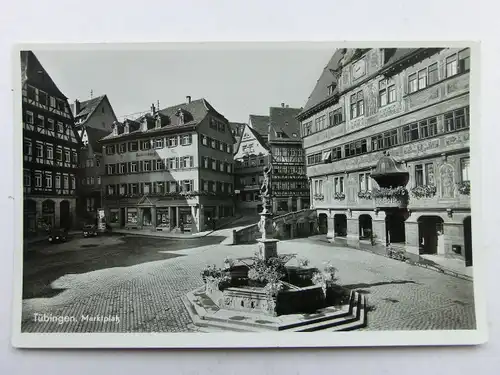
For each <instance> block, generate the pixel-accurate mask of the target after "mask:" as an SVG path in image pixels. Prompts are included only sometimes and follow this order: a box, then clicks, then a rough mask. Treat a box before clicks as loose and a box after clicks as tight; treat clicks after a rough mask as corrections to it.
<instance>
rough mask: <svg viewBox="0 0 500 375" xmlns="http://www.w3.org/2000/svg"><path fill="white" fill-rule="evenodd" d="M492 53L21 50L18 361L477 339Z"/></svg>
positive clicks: (218, 46) (409, 46)
mask: <svg viewBox="0 0 500 375" xmlns="http://www.w3.org/2000/svg"><path fill="white" fill-rule="evenodd" d="M475 47H476V45H475V44H474V43H459V42H454V43H442V45H429V44H427V45H426V44H422V43H420V44H419V43H406V44H404V43H398V44H397V43H393V44H383V43H371V44H370V43H312V42H311V43H297V44H294V43H291V44H289V43H239V44H235V43H228V44H227V45H226V44H224V43H213V44H211V43H203V44H200V43H191V44H144V45H141V44H130V45H127V44H109V45H99V44H95V45H92V44H82V45H57V44H38V45H36V44H34V45H30V46H29V47H26V48H25V47H24V46H21V47H20V48H18V49H17V50H16V52H15V53H14V59H13V60H14V65H15V68H14V72H15V75H16V76H15V77H14V78H13V80H14V81H16V82H17V83H16V86H15V87H16V90H14V100H15V110H16V114H15V117H14V118H15V119H16V120H17V122H16V124H18V126H17V127H18V128H19V132H18V133H19V134H17V136H16V139H15V142H16V147H17V150H18V151H17V158H18V160H17V161H16V163H17V164H16V173H17V174H18V177H19V178H18V179H17V180H18V181H19V184H20V185H22V193H20V194H21V195H20V197H21V200H20V201H19V202H18V203H19V205H18V206H16V207H17V209H18V210H19V214H18V218H19V220H17V221H16V225H18V226H19V228H18V229H19V230H18V233H17V232H16V235H17V236H18V237H19V239H18V243H19V244H20V247H19V254H18V256H19V257H20V262H19V267H18V268H16V271H15V272H16V273H19V275H20V277H19V281H20V282H19V283H17V284H16V285H17V287H16V290H15V300H14V306H13V309H14V314H15V319H14V327H13V335H14V336H15V337H17V338H18V339H17V342H18V343H19V344H18V345H19V346H21V347H46V346H49V347H50V346H54V347H61V346H63V347H73V346H75V347H76V346H81V345H85V346H90V347H92V346H94V347H99V346H102V345H105V346H116V347H121V346H127V347H128V346H141V344H138V343H135V344H134V343H133V337H135V336H133V335H130V334H151V333H155V334H162V335H160V336H156V335H155V337H156V338H151V335H150V336H144V338H143V339H142V340H143V341H144V340H146V341H147V340H149V338H151V340H156V341H154V343H155V344H154V345H156V346H165V347H176V346H179V347H211V346H214V347H220V346H226V347H231V346H239V345H240V344H241V345H242V346H245V345H246V346H277V345H279V346H322V345H323V346H325V345H326V346H342V345H344V344H345V345H349V346H364V345H377V343H378V342H379V343H380V345H382V344H384V343H385V344H391V345H398V344H401V345H405V344H409V343H416V342H418V343H420V344H429V345H431V344H436V343H437V344H445V343H447V344H452V343H455V342H456V343H460V344H466V343H471V344H473V343H478V342H479V341H480V339H478V337H483V336H478V333H479V332H480V329H479V328H481V327H483V328H484V322H482V319H483V315H482V310H484V306H483V301H482V300H479V299H478V297H479V296H478V294H479V292H478V286H477V285H476V282H475V277H474V276H475V274H476V272H477V267H478V264H479V263H478V261H477V260H478V258H480V257H481V256H482V255H481V254H480V253H478V252H477V248H476V246H473V242H474V243H476V241H477V238H476V236H475V234H476V232H475V231H473V230H472V222H473V220H472V216H473V215H472V201H473V199H472V194H471V191H472V190H471V185H472V186H474V188H475V185H474V183H473V182H472V181H477V180H478V174H479V172H480V169H479V168H478V166H477V164H476V163H480V161H479V162H478V161H477V160H478V159H476V158H475V156H472V155H475V153H476V152H478V150H477V148H476V145H477V144H474V143H473V142H472V141H473V140H474V132H476V131H477V129H478V128H479V124H478V121H477V116H476V115H475V108H474V103H476V102H475V100H474V96H471V95H470V92H471V87H472V93H473V94H474V95H476V94H477V91H478V88H477V86H475V85H474V83H473V82H474V78H473V77H474V76H475V73H474V67H475V66H476V54H475ZM21 129H22V131H21ZM471 133H472V134H471ZM471 135H472V136H471ZM21 142H22V144H21ZM21 150H22V151H21ZM473 167H474V169H473ZM17 186H19V185H17ZM20 189H21V188H20ZM474 195H476V193H474ZM474 199H476V198H474ZM476 218H478V219H479V216H476V215H475V213H474V220H476ZM478 225H479V227H480V226H481V223H480V222H479V223H475V224H474V226H475V227H477V226H478ZM473 232H474V234H473ZM21 249H22V250H21ZM17 302H19V303H17ZM478 309H480V310H481V314H479V315H478ZM295 332H308V333H314V335H301V336H300V337H296V336H292V337H291V336H289V335H287V333H288V334H290V333H295ZM89 333H90V334H103V333H105V334H110V335H94V336H93V335H88V334H89ZM171 333H179V334H183V335H180V336H177V335H170V336H169V335H168V334H171ZM221 333H224V334H228V333H231V334H232V335H230V336H220V335H218V334H221ZM240 333H256V334H257V333H258V335H250V336H247V335H240ZM45 334H50V335H45ZM74 334H86V335H80V336H79V335H76V336H75V335H74ZM118 334H119V335H118ZM163 334H167V335H163ZM390 335H393V336H390ZM405 335H406V336H405ZM412 335H413V336H412ZM78 337H80V338H81V339H82V340H84V341H83V342H84V344H81V343H80V344H78V343H77V338H78ZM107 337H109V338H110V339H109V340H111V341H106V340H107ZM148 337H149V338H148ZM221 337H230V339H229V338H228V339H221ZM250 337H251V340H250ZM260 337H262V339H260ZM405 337H408V340H406V339H405ZM247 338H248V340H250V341H251V342H250V341H248V340H247ZM92 340H93V341H92ZM162 340H163V341H162ZM245 340H247V341H245ZM436 340H437V341H436ZM146 341H144V342H146ZM221 341H222V342H221ZM104 343H105V344H104ZM245 343H246V344H245ZM144 345H145V346H147V344H144ZM152 345H153V344H152Z"/></svg>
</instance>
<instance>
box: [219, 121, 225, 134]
mask: <svg viewBox="0 0 500 375" xmlns="http://www.w3.org/2000/svg"><path fill="white" fill-rule="evenodd" d="M217 128H218V129H217V130H219V131H220V132H221V133H224V132H225V131H226V125H225V124H224V123H223V122H218V123H217Z"/></svg>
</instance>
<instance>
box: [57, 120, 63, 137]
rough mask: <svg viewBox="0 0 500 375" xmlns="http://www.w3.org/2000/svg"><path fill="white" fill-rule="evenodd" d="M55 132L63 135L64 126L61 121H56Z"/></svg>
mask: <svg viewBox="0 0 500 375" xmlns="http://www.w3.org/2000/svg"><path fill="white" fill-rule="evenodd" d="M57 132H58V133H61V134H63V133H64V124H63V123H62V122H61V121H57Z"/></svg>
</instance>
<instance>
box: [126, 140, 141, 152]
mask: <svg viewBox="0 0 500 375" xmlns="http://www.w3.org/2000/svg"><path fill="white" fill-rule="evenodd" d="M128 150H129V151H130V152H136V151H138V150H139V142H137V141H134V142H129V143H128Z"/></svg>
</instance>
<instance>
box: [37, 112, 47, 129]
mask: <svg viewBox="0 0 500 375" xmlns="http://www.w3.org/2000/svg"><path fill="white" fill-rule="evenodd" d="M35 121H36V125H37V126H40V127H42V128H44V127H45V117H43V115H38V116H36V119H35Z"/></svg>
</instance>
